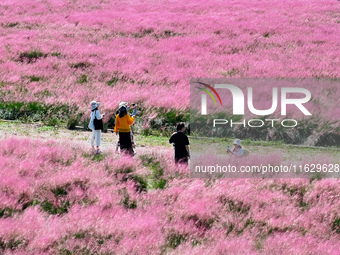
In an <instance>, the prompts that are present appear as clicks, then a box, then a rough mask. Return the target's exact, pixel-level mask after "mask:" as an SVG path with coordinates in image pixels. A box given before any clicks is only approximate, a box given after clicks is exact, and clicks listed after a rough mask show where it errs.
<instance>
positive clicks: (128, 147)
mask: <svg viewBox="0 0 340 255" xmlns="http://www.w3.org/2000/svg"><path fill="white" fill-rule="evenodd" d="M134 120H135V118H134V117H132V116H130V114H128V112H127V107H126V106H125V105H122V106H120V108H119V109H118V111H117V115H116V124H115V129H114V131H115V133H116V135H117V134H119V143H120V151H121V152H125V153H128V154H130V155H134V152H133V148H132V141H131V128H130V126H131V125H132V124H133V123H134Z"/></svg>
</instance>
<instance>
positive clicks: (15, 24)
mask: <svg viewBox="0 0 340 255" xmlns="http://www.w3.org/2000/svg"><path fill="white" fill-rule="evenodd" d="M19 25H20V23H19V22H11V23H7V24H5V25H3V27H5V28H11V27H17V26H19Z"/></svg>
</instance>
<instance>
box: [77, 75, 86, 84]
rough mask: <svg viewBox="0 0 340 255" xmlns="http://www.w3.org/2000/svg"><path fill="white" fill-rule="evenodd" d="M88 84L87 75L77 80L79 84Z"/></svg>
mask: <svg viewBox="0 0 340 255" xmlns="http://www.w3.org/2000/svg"><path fill="white" fill-rule="evenodd" d="M86 82H87V75H86V74H83V75H82V76H80V77H79V78H78V80H77V83H80V84H83V83H86Z"/></svg>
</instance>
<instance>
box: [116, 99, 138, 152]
mask: <svg viewBox="0 0 340 255" xmlns="http://www.w3.org/2000/svg"><path fill="white" fill-rule="evenodd" d="M122 106H125V107H126V110H127V111H129V109H130V108H135V107H136V104H131V105H130V104H129V103H127V102H120V103H119V107H118V110H117V111H116V115H117V114H119V108H120V107H122ZM136 113H137V109H134V111H133V113H132V114H130V116H131V117H134V116H135V115H136ZM130 136H131V143H132V150H133V151H134V153H135V150H136V142H135V139H134V138H133V133H132V130H131V129H130ZM119 150H120V139H119V138H118V141H117V143H116V153H119Z"/></svg>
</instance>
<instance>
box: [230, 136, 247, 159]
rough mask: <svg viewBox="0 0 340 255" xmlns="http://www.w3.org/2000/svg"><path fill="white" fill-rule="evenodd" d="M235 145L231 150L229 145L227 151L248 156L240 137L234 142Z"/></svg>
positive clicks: (238, 155)
mask: <svg viewBox="0 0 340 255" xmlns="http://www.w3.org/2000/svg"><path fill="white" fill-rule="evenodd" d="M233 145H234V148H233V149H232V150H230V149H229V146H228V150H227V152H228V153H229V154H232V155H234V156H237V157H240V156H246V155H247V154H248V152H247V150H246V149H245V148H244V147H243V146H242V145H241V140H240V139H235V140H234V142H233Z"/></svg>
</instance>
